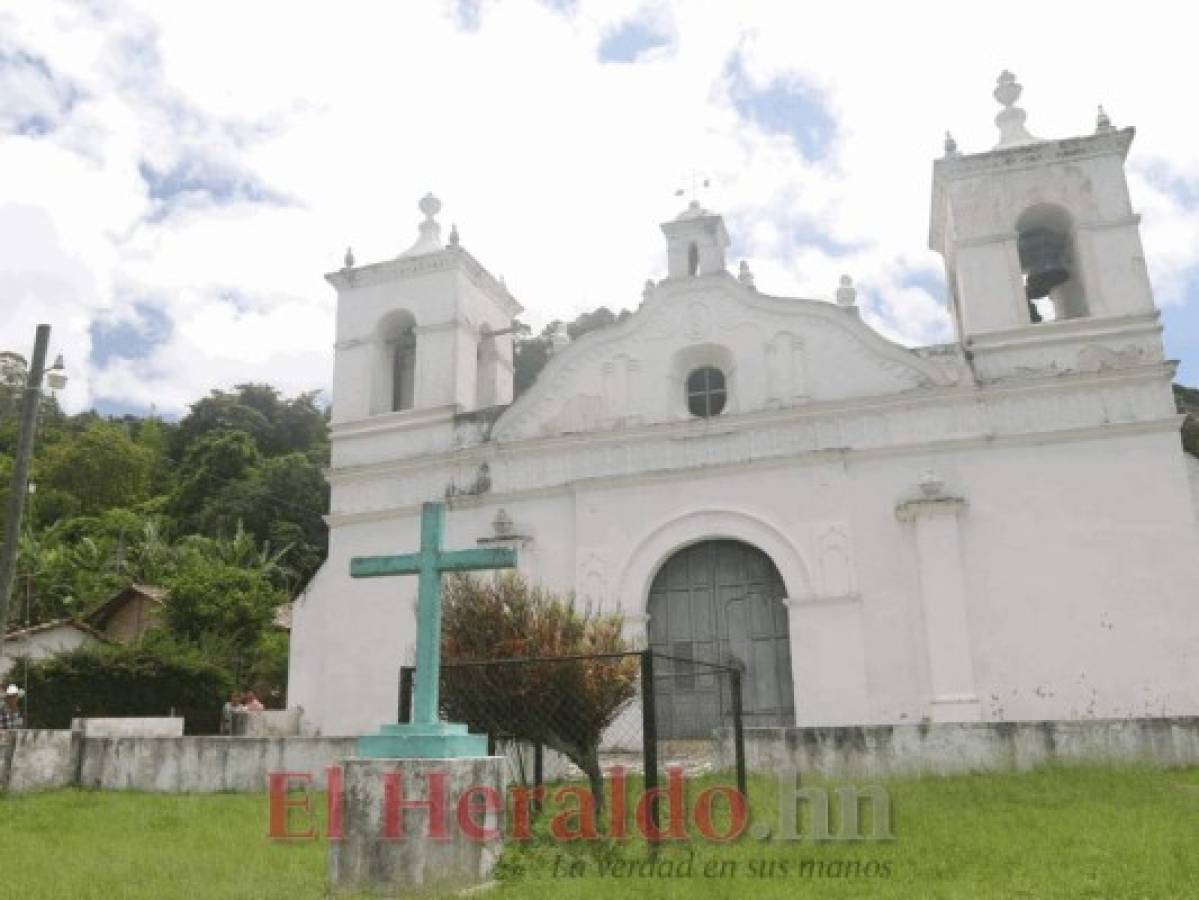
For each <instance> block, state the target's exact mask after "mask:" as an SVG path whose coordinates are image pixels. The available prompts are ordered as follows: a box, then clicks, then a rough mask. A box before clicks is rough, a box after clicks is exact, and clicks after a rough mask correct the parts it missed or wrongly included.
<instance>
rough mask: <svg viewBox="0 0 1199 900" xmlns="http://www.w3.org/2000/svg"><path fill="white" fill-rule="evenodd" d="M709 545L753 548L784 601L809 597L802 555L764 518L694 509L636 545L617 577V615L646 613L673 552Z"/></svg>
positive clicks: (753, 515)
mask: <svg viewBox="0 0 1199 900" xmlns="http://www.w3.org/2000/svg"><path fill="white" fill-rule="evenodd" d="M711 540H734V541H742V542H744V543H746V544H749V545H750V546H752V547H756V548H757V549H759V550H761V551H762V552H763V553H765V554H766V555H767V556H769V557H770V559H771V561H772V562H773V563H774V565H775V567H776V568H777V569H778V571H779V575H781V576H782V578H783V585H784V586H785V587H786V589H787V596H788V597H804V596H807V595H809V594H810V593H811V585H812V580H811V575H810V569H809V567H808V564H807V562H806V561H805V560H804V557H803V554H802V553H800V551H799V548H798V547H796V546H795V544H794V543H793V542H792V541H791V540H790V539H789V538H788V537H787V536H786V535H785V534H784V533H783V532H782V531H781V530H780V529H778V528H776V527H775V526H774V525H772V524H770V523H769V522H768V521H767V520H766V517H765V516H763V515H760V514H758V513H750V512H747V511H743V510H729V509H697V510H693V511H691V512H688V513H684V514H682V515H679V516H676V517H674V518H672V519H670V520H669V521H667V522H665V523H661V524H659V525H657V526H656V527H654V528H651V529H650V530H649V531H647V532H645V533H643V534H642V535H641V536H640V537H639V538H638V539H637V540H636V542H635V544H634V546H633V551H632V552H631V553H630V554H629V556H628V561H627V563H626V564H625V567H624V571H623V572H622V573H621V577H620V593H619V595H618V596H619V597H620V598H621V600H622V606H623V612H624V613H625V614H626V615H631V614H639V615H644V614H646V613H647V612H648V609H647V606H646V604H647V603H648V600H649V590H650V586H651V585H652V584H653V580H654V576H655V575H657V573H658V570H659V569H660V568H662V565H663V563H665V562H666V560H667V559H668V558H670V557H671V556H672V555H673V554H675V553H677V552H678V551H679V550H683V549H685V548H686V547H690V546H691V545H692V544H698V543H700V542H701V541H711ZM625 604H630V605H625Z"/></svg>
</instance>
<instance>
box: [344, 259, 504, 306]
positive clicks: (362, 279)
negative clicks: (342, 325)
mask: <svg viewBox="0 0 1199 900" xmlns="http://www.w3.org/2000/svg"><path fill="white" fill-rule="evenodd" d="M455 269H457V270H459V271H461V272H462V273H463V274H465V275H466V277H467V278H469V279H470V281H471V282H472V283H473V284H474V285H475V287H477V288H479V290H481V291H483V292H484V293H485V294H487V295H488V296H489V297H490V298H491V299H492V300H494V301H495V302H496V303H497V304H499V306H500V308H501V309H503V310H504V312H505V314H506V315H508V316H510V317H512V318H515V317H516V316H518V315H520V313H522V312H524V307H523V306H521V305H520V303H519V302H518V301H517V299H516V298H515V297H513V296H512V294H511V293H509V291H508V289H507V288H506V287H505V286H504V285H502V284H501V283H500V281H499V279H497V278H496V277H495V276H493V275H492V274H491V273H490V272H488V271H487V269H485V268H484V267H483V265H482V264H481V263H480V262H479V261H478V260H477V259H475V258H474V257H473V256H471V254H470V253H469V252H467V251H466V250H464V249H462V248H461V247H457V246H454V245H450V246H449V247H446V248H445V249H444V250H437V251H434V252H432V253H423V254H421V255H419V256H401V257H397V258H396V259H389V260H385V261H384V262H379V263H372V264H371V265H368V266H359V267H358V268H354V269H350V268H346V269H339V270H338V271H336V272H329V273H328V274H327V275H325V280H326V281H327V282H329V284H331V285H333V287H335V288H337V290H338V291H350V290H355V289H357V288H362V287H372V286H374V285H378V284H386V283H387V282H390V281H398V280H400V279H403V278H412V277H413V276H416V275H425V274H428V273H429V272H448V271H453V270H455Z"/></svg>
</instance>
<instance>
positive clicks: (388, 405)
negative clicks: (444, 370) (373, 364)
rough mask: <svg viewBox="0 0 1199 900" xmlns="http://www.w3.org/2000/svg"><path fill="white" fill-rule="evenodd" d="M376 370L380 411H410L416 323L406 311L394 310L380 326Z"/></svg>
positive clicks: (413, 399)
mask: <svg viewBox="0 0 1199 900" xmlns="http://www.w3.org/2000/svg"><path fill="white" fill-rule="evenodd" d="M378 334H379V348H380V350H379V360H378V366H377V369H376V372H377V376H376V377H377V378H378V380H379V388H378V390H377V391H376V397H378V398H379V400H380V402H379V407H380V411H383V412H400V411H402V410H406V409H412V407H413V406H414V405H415V401H416V322H415V320H414V319H413V317H412V314H411V313H410V312H408V311H407V310H397V311H395V312H393V313H391V314H390V315H388V316H387V317H385V318H384V319H383V320H382V321H381V322H380V323H379V330H378Z"/></svg>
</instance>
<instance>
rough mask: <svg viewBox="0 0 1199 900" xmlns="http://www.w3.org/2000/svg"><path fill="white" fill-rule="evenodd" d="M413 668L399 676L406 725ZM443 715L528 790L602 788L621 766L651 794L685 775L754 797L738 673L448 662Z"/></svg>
mask: <svg viewBox="0 0 1199 900" xmlns="http://www.w3.org/2000/svg"><path fill="white" fill-rule="evenodd" d="M414 683H415V670H414V669H413V668H412V667H410V666H405V667H403V668H401V670H400V704H399V721H401V722H407V721H409V720H410V712H411V706H412V693H413V686H414ZM440 702H441V710H440V711H441V716H442V718H443V719H445V720H447V721H451V722H465V723H466V724H467V725H468V726H469V727H470V730H471V731H472V732H475V733H481V734H486V735H487V738H488V747H489V750H490V752H491V753H492V755H500V756H504V757H506V758H507V760H508V767H509V768H508V775H509V778H510V779H511V780H513V781H515V782H517V783H520V784H525V785H538V786H539V785H542V784H544V783H546V782H556V781H567V780H572V779H581V778H586V779H588V780H590V782H591V786H592V788H593V789H594V790H598V789H599V787H600V784H601V780H602V778H603V775H604V773H605V772H607V771H608V770H609V769H610V768H611V767H613V766H621V767H623V768H624V769H625V771H626V772H628V773H629V774H633V775H643V776H644V779H645V787H646V788H647V789H649V788H653V787H657V786H658V785H659V784H661V783H663V775H664V773H665V772H666V771H667V770H668V769H670V768H673V767H679V768H681V769H682V770H683V772H684V774H685V775H686V776H687V777H688V778H694V777H699V776H711V777H713V778H715V779H717V780H720V779H721V778H722V777H727V778H728V780H729V782H730V783H733V782H735V784H736V787H737V788H738V789H739V790H740V791H741V793H742V794H745V790H746V783H745V750H744V741H743V736H742V708H741V673H740V671H739V670H738V669H736V668H733V667H732V666H727V665H723V664H720V663H714V662H706V661H703V660H697V659H686V658H682V657H674V656H668V655H665V654H661V653H656V652H653V651H649V650H646V651H641V652H634V653H607V654H594V655H586V656H561V657H535V658H525V659H498V660H483V661H477V662H457V663H445V664H443V665H442V668H441V685H440Z"/></svg>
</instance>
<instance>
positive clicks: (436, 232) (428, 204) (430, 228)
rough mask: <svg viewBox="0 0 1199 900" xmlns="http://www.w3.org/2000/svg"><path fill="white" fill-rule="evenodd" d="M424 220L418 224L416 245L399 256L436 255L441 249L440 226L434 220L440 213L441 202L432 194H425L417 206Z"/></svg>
mask: <svg viewBox="0 0 1199 900" xmlns="http://www.w3.org/2000/svg"><path fill="white" fill-rule="evenodd" d="M417 206H418V207H419V208H420V211H421V212H423V213H424V214H425V219H424V221H423V222H421V223H420V237H418V238H417V239H416V243H415V244H413V245H412V246H411V247H409V248H408V249H407V250H405V251H404V252H403V253H401V254H400V256H421V255H423V254H425V253H436V252H437V251H438V250H441V249H442V248H443V246H444V245H443V244H442V243H441V226H440V225H439V224H437V220H436V219H435V218H434V216H436V215H437V214H438V213H439V212H441V201H440V200H438V199H437V198H436V197H434V196H433V195H432V194H425V196H423V197H421V198H420V203H418V204H417Z"/></svg>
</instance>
